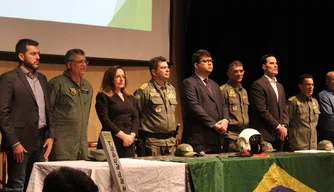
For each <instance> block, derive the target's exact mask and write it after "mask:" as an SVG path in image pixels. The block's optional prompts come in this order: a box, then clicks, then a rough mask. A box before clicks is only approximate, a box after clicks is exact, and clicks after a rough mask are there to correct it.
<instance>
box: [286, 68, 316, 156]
mask: <svg viewBox="0 0 334 192" xmlns="http://www.w3.org/2000/svg"><path fill="white" fill-rule="evenodd" d="M298 87H299V89H300V93H299V94H298V95H295V96H292V97H290V98H289V99H288V102H287V108H288V110H287V111H288V114H289V120H290V123H289V128H288V132H289V147H290V149H291V150H292V151H294V150H311V149H317V129H316V127H317V124H318V118H319V114H320V110H319V105H318V102H317V100H316V99H315V98H314V97H312V94H313V90H314V82H313V77H312V75H309V74H303V75H301V76H300V77H299V84H298Z"/></svg>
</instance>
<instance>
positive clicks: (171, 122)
mask: <svg viewBox="0 0 334 192" xmlns="http://www.w3.org/2000/svg"><path fill="white" fill-rule="evenodd" d="M149 69H150V72H151V76H152V79H151V80H150V81H149V82H147V83H144V84H143V85H141V86H140V88H139V89H137V90H136V91H135V93H134V97H135V98H136V99H137V100H138V105H137V106H138V112H139V116H140V124H141V125H140V131H139V134H138V137H139V138H140V140H142V141H143V142H144V144H143V145H142V146H137V149H138V150H137V153H138V156H151V155H152V156H159V155H168V154H171V153H172V150H173V147H174V145H175V137H174V135H173V133H174V132H173V131H174V130H175V128H176V124H175V107H176V104H177V101H176V92H175V88H174V87H173V86H172V85H171V84H170V83H168V82H167V79H168V78H169V66H168V64H167V61H166V59H165V58H164V57H162V56H160V57H154V58H152V59H151V60H150V61H149Z"/></svg>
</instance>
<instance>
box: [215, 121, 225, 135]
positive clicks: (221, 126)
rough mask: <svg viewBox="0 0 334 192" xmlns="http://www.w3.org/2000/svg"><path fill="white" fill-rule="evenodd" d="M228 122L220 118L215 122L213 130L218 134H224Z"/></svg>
mask: <svg viewBox="0 0 334 192" xmlns="http://www.w3.org/2000/svg"><path fill="white" fill-rule="evenodd" d="M227 127H228V122H227V121H225V120H220V121H218V122H217V123H216V124H215V127H214V128H215V130H216V131H217V132H218V133H219V134H220V135H222V134H224V133H225V132H226V131H227Z"/></svg>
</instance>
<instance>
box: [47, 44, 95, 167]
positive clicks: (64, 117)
mask: <svg viewBox="0 0 334 192" xmlns="http://www.w3.org/2000/svg"><path fill="white" fill-rule="evenodd" d="M65 63H66V68H67V69H66V70H65V71H64V73H63V74H61V75H59V76H57V77H54V78H53V79H51V80H50V81H49V83H48V84H49V89H50V90H49V91H50V92H51V99H50V100H51V104H52V109H53V113H54V117H55V129H56V138H57V142H55V144H54V148H53V150H52V154H51V160H86V159H87V158H88V157H87V155H88V136H87V129H88V119H89V113H90V108H91V103H92V96H93V88H92V86H91V84H90V83H89V82H88V81H87V80H86V79H84V78H83V75H84V74H85V72H86V68H87V65H88V60H86V57H85V52H84V51H83V50H81V49H71V50H69V51H67V53H66V55H65Z"/></svg>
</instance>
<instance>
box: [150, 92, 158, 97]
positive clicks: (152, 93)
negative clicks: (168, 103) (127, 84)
mask: <svg viewBox="0 0 334 192" xmlns="http://www.w3.org/2000/svg"><path fill="white" fill-rule="evenodd" d="M150 95H151V97H160V93H155V92H150Z"/></svg>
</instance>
